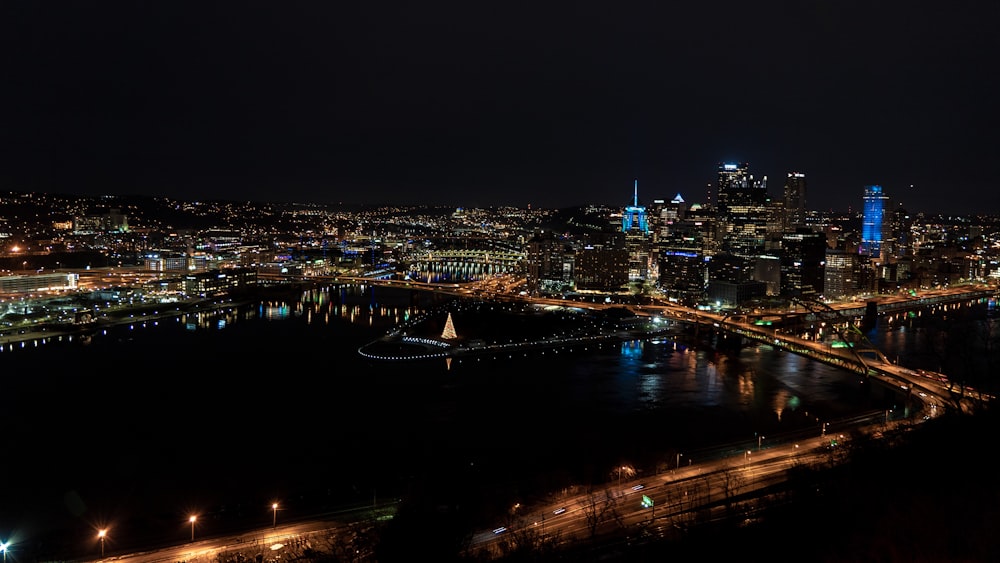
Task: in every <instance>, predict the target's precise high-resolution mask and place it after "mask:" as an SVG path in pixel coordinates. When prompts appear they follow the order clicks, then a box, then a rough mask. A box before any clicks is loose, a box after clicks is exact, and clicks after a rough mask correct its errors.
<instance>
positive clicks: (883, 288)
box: [0, 163, 1000, 308]
mask: <svg viewBox="0 0 1000 563" xmlns="http://www.w3.org/2000/svg"><path fill="white" fill-rule="evenodd" d="M806 180H807V178H806V174H804V173H802V172H789V173H788V174H787V175H786V177H785V179H784V182H783V185H782V187H781V190H780V194H779V195H778V196H774V195H773V194H772V193H771V192H769V191H768V182H767V178H766V177H761V178H755V177H754V175H753V174H752V173H751V170H750V167H749V165H747V164H745V163H722V164H719V166H718V170H717V177H716V181H715V182H713V183H712V184H709V185H708V190H707V192H706V193H707V198H706V200H705V201H704V202H696V203H690V202H688V201H687V200H686V199H685V198H684V197H683V196H682V195H681V194H680V193H677V194H676V195H674V196H673V197H671V198H669V199H668V198H653V199H652V200H651V201H650V202H649V203H645V202H643V200H641V199H640V185H639V182H638V181H637V180H635V181H633V183H632V185H631V186H630V187H631V192H632V193H631V194H630V197H629V199H628V201H627V203H626V204H625V205H622V206H608V205H586V206H580V207H574V208H566V209H532V208H530V207H529V208H518V207H496V208H462V207H457V208H456V207H442V206H438V207H435V206H403V205H398V206H363V205H342V204H336V205H334V204H319V203H275V202H245V201H244V202H234V201H202V202H188V201H180V200H175V199H171V198H161V197H132V198H129V197H122V196H102V197H84V196H80V197H76V196H65V195H56V194H34V193H16V192H11V193H7V194H0V274H2V275H3V277H12V276H14V277H16V276H21V277H22V279H18V280H9V281H10V283H9V284H7V287H9V288H10V289H9V291H7V292H14V293H21V294H24V293H25V292H31V291H33V290H43V289H50V288H51V287H52V285H53V284H57V285H58V279H55V278H53V279H46V276H49V275H50V274H51V273H52V272H53V270H58V271H65V270H68V269H70V268H74V269H77V270H79V269H80V268H83V267H88V266H94V267H115V266H122V267H131V268H134V269H139V270H145V271H147V272H150V273H155V274H157V275H156V276H155V277H154V276H150V277H148V278H146V279H147V280H148V281H149V282H151V283H147V287H146V289H151V288H161V287H162V281H163V278H164V277H168V276H173V277H174V278H175V279H191V280H202V279H205V280H207V279H213V273H214V272H216V271H219V272H232V271H233V270H243V271H253V272H255V273H257V274H260V275H261V276H264V277H276V276H288V277H300V278H309V277H320V276H336V275H351V276H362V277H372V276H378V277H396V278H408V279H412V280H415V281H431V282H448V283H463V282H469V281H477V280H480V279H485V278H488V277H490V276H495V275H498V274H502V275H514V276H517V277H520V278H523V279H524V280H526V284H524V285H521V284H513V283H512V284H509V285H508V286H507V287H508V288H510V287H515V286H516V287H517V288H518V290H524V291H526V292H528V293H530V294H533V295H568V294H574V293H575V294H582V295H584V296H586V295H588V294H594V295H608V296H611V295H614V296H635V295H643V294H646V295H652V294H655V295H657V296H662V297H666V298H669V299H671V300H674V301H676V302H679V303H683V304H686V305H690V306H707V307H716V308H729V307H739V306H742V305H744V304H746V303H748V302H752V301H754V300H759V299H765V298H768V297H772V296H783V297H788V296H796V297H804V298H823V299H844V298H851V297H854V296H861V295H870V294H876V293H892V292H897V291H905V290H910V289H915V290H919V289H922V288H934V287H946V286H949V285H952V284H956V283H961V282H964V281H988V280H997V279H1000V259H998V255H1000V253H998V249H1000V220H998V219H997V218H996V217H992V216H980V217H968V218H965V217H947V218H945V217H941V216H937V215H932V214H925V213H923V212H922V211H920V212H917V213H910V212H908V211H907V210H905V209H904V208H903V206H902V205H900V204H893V203H892V202H891V201H890V199H889V197H888V195H887V193H886V192H885V191H884V190H883V189H882V188H881V187H880V186H878V185H871V186H863V187H862V186H859V189H858V193H857V196H856V201H857V204H858V205H859V206H860V207H861V209H862V211H861V212H850V211H848V212H839V213H834V212H828V213H821V212H818V211H814V210H810V209H809V207H808V201H807V195H808V194H807V181H806ZM643 191H645V188H643ZM851 205H852V206H853V204H851ZM24 278H30V280H29V279H24ZM214 279H219V278H218V277H216V278H214ZM67 280H68V281H67V282H66V288H65V289H68V290H70V289H73V288H72V278H67ZM188 285H190V284H188ZM198 287H200V285H199V286H198ZM2 292H5V290H3V289H2V288H0V293H2Z"/></svg>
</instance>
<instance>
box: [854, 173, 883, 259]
mask: <svg viewBox="0 0 1000 563" xmlns="http://www.w3.org/2000/svg"><path fill="white" fill-rule="evenodd" d="M888 199H889V198H887V197H886V196H885V194H884V193H882V186H865V196H864V215H863V217H862V218H861V245H860V246H859V247H858V253H859V254H867V255H868V256H871V257H872V258H881V257H882V240H883V238H884V225H885V208H886V200H888Z"/></svg>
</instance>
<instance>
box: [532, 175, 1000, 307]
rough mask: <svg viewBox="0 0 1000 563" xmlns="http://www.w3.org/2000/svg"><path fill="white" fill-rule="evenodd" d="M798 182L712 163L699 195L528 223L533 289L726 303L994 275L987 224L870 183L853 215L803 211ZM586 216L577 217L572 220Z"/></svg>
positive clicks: (803, 192)
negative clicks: (534, 226)
mask: <svg viewBox="0 0 1000 563" xmlns="http://www.w3.org/2000/svg"><path fill="white" fill-rule="evenodd" d="M807 193H808V192H807V179H806V174H805V173H802V172H788V173H787V175H786V177H785V179H784V183H783V185H782V189H781V192H780V196H778V197H773V196H772V195H771V194H770V193H769V192H768V186H767V177H766V176H764V177H761V178H759V179H757V178H754V176H753V174H751V171H750V167H749V165H748V164H746V163H720V164H719V166H718V171H717V181H716V183H715V184H710V185H709V186H708V190H707V194H708V198H707V201H706V202H705V203H693V204H692V203H688V202H687V201H685V199H684V198H683V197H682V195H681V194H680V193H678V194H676V196H674V197H673V198H671V199H669V200H667V199H653V200H652V202H651V203H650V204H648V205H642V204H641V203H640V199H639V195H638V194H639V188H638V181H637V180H636V181H635V182H634V184H633V194H632V201H631V202H630V203H629V204H628V205H625V206H624V207H622V208H620V209H618V210H606V212H605V214H606V215H607V216H608V221H607V222H606V223H604V224H602V222H601V221H589V222H586V223H587V224H589V225H590V227H591V228H590V229H589V230H584V231H583V232H580V233H579V234H578V235H576V236H574V237H566V236H564V235H563V234H562V233H558V232H554V231H543V230H539V231H536V232H535V234H534V236H533V237H532V238H531V239H530V240H529V241H528V244H527V249H526V251H527V266H528V270H527V286H528V288H529V291H531V292H532V293H534V294H539V295H544V294H559V293H563V294H566V293H598V294H600V293H631V294H644V293H656V294H659V295H663V296H666V297H668V298H669V299H671V300H673V301H676V302H679V303H682V304H685V305H688V306H701V307H712V308H721V309H725V308H735V307H741V306H744V305H746V304H748V303H751V302H758V301H761V300H765V299H768V298H771V297H782V298H788V297H796V298H802V299H813V300H817V299H820V300H824V299H825V300H839V299H849V298H854V297H858V296H864V295H872V294H879V293H893V292H899V291H907V290H920V289H928V288H935V287H947V286H949V285H952V284H956V283H961V282H970V281H987V280H996V279H998V276H1000V266H998V258H997V244H998V242H997V229H996V225H995V223H994V222H993V221H992V220H971V219H969V218H966V219H958V220H949V221H948V222H947V223H940V222H936V221H937V220H938V219H937V218H935V219H931V218H929V217H926V216H925V215H924V214H923V213H918V214H915V215H911V214H910V213H909V212H908V211H907V210H906V209H904V208H903V206H902V205H901V204H899V205H896V206H895V207H893V206H892V204H891V202H890V200H889V198H888V196H887V194H886V193H885V191H884V190H883V189H882V187H881V186H879V185H869V186H863V187H862V189H859V191H858V194H857V201H858V202H859V203H861V204H862V210H863V211H862V213H860V214H854V213H845V214H821V213H817V212H814V211H812V210H810V209H809V208H808V207H807ZM579 223H585V222H582V221H580V222H578V224H579Z"/></svg>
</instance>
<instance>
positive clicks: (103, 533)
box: [97, 530, 108, 559]
mask: <svg viewBox="0 0 1000 563" xmlns="http://www.w3.org/2000/svg"><path fill="white" fill-rule="evenodd" d="M106 535H108V531H107V530H98V532H97V537H98V538H99V539H100V540H101V559H104V536H106Z"/></svg>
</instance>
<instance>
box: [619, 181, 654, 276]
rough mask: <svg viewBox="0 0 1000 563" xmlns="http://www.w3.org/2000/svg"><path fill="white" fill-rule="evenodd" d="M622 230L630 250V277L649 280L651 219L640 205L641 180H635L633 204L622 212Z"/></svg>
mask: <svg viewBox="0 0 1000 563" xmlns="http://www.w3.org/2000/svg"><path fill="white" fill-rule="evenodd" d="M622 232H623V233H625V249H626V250H627V251H628V257H629V267H628V279H629V281H635V280H648V279H649V274H650V267H649V247H650V240H649V239H650V236H649V220H648V219H647V217H646V208H645V207H643V206H641V205H639V180H638V179H637V180H635V184H634V187H633V193H632V205H629V206H626V207H625V212H624V213H622Z"/></svg>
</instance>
